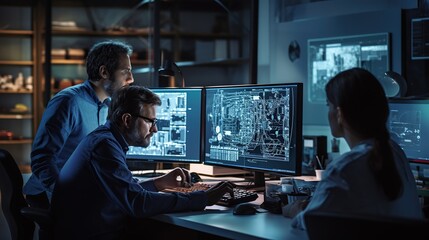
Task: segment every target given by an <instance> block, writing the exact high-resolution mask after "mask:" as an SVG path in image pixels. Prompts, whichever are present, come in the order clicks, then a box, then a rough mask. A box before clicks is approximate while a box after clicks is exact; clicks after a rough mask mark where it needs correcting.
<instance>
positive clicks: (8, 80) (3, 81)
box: [0, 73, 25, 91]
mask: <svg viewBox="0 0 429 240" xmlns="http://www.w3.org/2000/svg"><path fill="white" fill-rule="evenodd" d="M0 89H1V90H9V91H20V90H25V88H24V75H23V74H22V73H18V77H16V78H15V79H14V78H13V76H12V75H11V74H7V75H1V76H0Z"/></svg>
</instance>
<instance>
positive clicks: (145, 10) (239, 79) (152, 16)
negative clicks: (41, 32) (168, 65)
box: [43, 0, 257, 96]
mask: <svg viewBox="0 0 429 240" xmlns="http://www.w3.org/2000/svg"><path fill="white" fill-rule="evenodd" d="M45 10H46V11H47V12H49V13H51V16H50V15H49V14H46V13H45V15H46V16H50V17H47V18H46V19H51V20H52V22H57V23H58V22H60V23H72V24H71V25H72V27H69V28H68V29H67V27H63V26H61V27H55V26H54V25H50V22H51V21H50V22H49V23H48V25H46V27H45V29H47V32H46V33H45V38H46V39H49V41H46V40H45V42H46V43H47V42H50V44H49V45H45V49H48V51H51V50H54V51H53V52H55V50H56V49H63V50H64V51H65V50H66V49H68V48H79V49H84V50H85V52H87V50H88V49H89V47H90V46H92V45H93V44H94V43H95V42H97V41H99V40H102V39H119V40H123V41H125V42H128V43H129V44H130V45H132V46H133V48H134V50H135V52H136V53H137V59H132V65H133V74H134V77H135V83H136V84H139V85H144V86H148V87H159V86H168V85H166V83H165V82H162V81H163V79H162V78H160V77H159V76H158V71H157V70H158V69H160V68H161V67H162V66H163V61H164V59H167V58H168V59H170V60H172V61H174V62H175V63H176V65H177V66H178V67H179V68H180V70H181V72H182V74H183V76H184V78H185V80H186V85H187V86H203V85H221V84H222V85H223V84H243V83H256V69H257V67H256V52H257V49H256V39H257V32H256V31H257V25H256V21H257V1H256V0H251V1H249V0H228V1H222V2H218V1H211V0H181V1H158V0H155V1H146V2H144V3H143V2H142V1H136V0H131V1H127V2H121V3H119V2H116V1H99V0H95V1H90V2H86V3H83V2H74V1H69V0H58V1H53V2H52V5H51V6H45ZM76 16H79V17H78V18H77V17H76ZM204 44H205V45H206V46H207V45H209V47H210V48H211V50H212V52H210V53H209V54H206V53H204V52H201V51H206V50H207V49H206V47H204ZM216 46H217V47H218V48H217V49H216ZM219 46H220V48H222V49H219ZM210 54H211V55H212V56H208V55H210ZM216 55H217V58H216ZM219 55H220V57H219ZM49 57H50V59H48V60H46V61H45V62H47V65H48V67H47V68H46V69H48V70H47V71H49V72H45V79H46V78H51V79H54V80H53V81H52V80H51V81H45V86H44V87H43V88H44V89H50V91H51V92H53V93H55V92H56V91H58V89H56V88H55V87H56V86H58V85H59V84H58V81H61V79H66V80H70V79H79V80H82V79H85V77H86V72H85V61H84V58H81V59H67V57H64V58H62V59H55V58H53V56H52V55H51V56H49ZM176 72H177V69H176ZM51 76H52V77H51ZM176 77H178V76H177V73H176ZM48 96H50V95H49V94H48Z"/></svg>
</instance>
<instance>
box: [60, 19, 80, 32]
mask: <svg viewBox="0 0 429 240" xmlns="http://www.w3.org/2000/svg"><path fill="white" fill-rule="evenodd" d="M52 30H69V31H73V30H75V31H76V30H86V29H85V28H82V27H78V26H77V24H76V22H75V21H52Z"/></svg>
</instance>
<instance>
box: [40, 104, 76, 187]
mask: <svg viewBox="0 0 429 240" xmlns="http://www.w3.org/2000/svg"><path fill="white" fill-rule="evenodd" d="M71 112H72V104H71V103H70V101H68V100H67V99H64V98H53V99H52V100H51V101H50V102H49V105H48V107H47V108H46V110H45V112H44V114H43V117H42V121H41V123H40V125H39V129H38V131H37V134H36V136H35V139H34V142H33V147H32V152H31V168H32V173H33V174H35V175H36V176H37V178H38V179H39V181H40V183H41V184H42V185H43V187H44V188H45V190H46V191H48V192H52V189H53V186H54V183H55V181H56V180H57V178H58V174H59V169H58V167H57V163H56V161H57V160H56V158H57V153H58V152H59V151H60V150H61V149H62V148H63V147H64V146H63V145H64V142H65V139H67V137H68V136H69V134H70V129H71V122H70V121H71V116H70V115H71Z"/></svg>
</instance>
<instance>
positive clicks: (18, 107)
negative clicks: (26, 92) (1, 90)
mask: <svg viewBox="0 0 429 240" xmlns="http://www.w3.org/2000/svg"><path fill="white" fill-rule="evenodd" d="M28 111H29V108H28V107H27V105H25V104H23V103H17V104H15V107H14V108H12V109H11V110H10V112H12V113H27V112H28Z"/></svg>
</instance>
